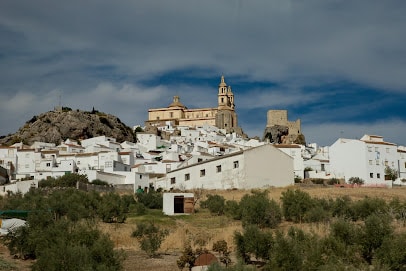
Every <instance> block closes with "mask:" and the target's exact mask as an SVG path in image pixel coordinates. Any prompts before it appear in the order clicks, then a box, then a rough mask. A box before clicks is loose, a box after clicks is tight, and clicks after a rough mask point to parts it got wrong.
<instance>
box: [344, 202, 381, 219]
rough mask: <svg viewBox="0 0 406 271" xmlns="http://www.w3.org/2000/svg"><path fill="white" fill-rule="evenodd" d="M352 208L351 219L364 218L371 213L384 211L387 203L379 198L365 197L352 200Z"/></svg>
mask: <svg viewBox="0 0 406 271" xmlns="http://www.w3.org/2000/svg"><path fill="white" fill-rule="evenodd" d="M352 208H353V217H352V219H353V220H357V219H366V218H367V217H368V216H370V215H371V214H374V213H383V212H386V211H387V204H386V202H385V200H383V199H380V198H370V197H365V198H364V199H362V200H359V201H356V202H354V203H353V204H352Z"/></svg>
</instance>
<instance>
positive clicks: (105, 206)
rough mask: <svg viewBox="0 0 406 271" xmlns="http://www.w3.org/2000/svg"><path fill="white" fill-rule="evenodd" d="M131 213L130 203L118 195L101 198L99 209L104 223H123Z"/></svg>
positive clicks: (111, 194) (112, 194)
mask: <svg viewBox="0 0 406 271" xmlns="http://www.w3.org/2000/svg"><path fill="white" fill-rule="evenodd" d="M128 211H129V202H128V201H126V200H123V199H122V198H121V197H120V195H118V194H116V193H108V194H106V195H104V196H103V197H102V198H101V203H100V205H99V208H98V214H99V216H100V218H101V219H102V221H103V222H107V223H112V222H118V223H123V222H124V221H125V220H126V218H127V216H126V213H128Z"/></svg>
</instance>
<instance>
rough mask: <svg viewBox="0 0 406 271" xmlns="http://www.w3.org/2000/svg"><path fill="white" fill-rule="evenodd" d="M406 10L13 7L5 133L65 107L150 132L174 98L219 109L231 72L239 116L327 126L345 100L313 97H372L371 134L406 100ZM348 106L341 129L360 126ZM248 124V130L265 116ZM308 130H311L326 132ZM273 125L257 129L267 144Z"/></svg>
mask: <svg viewBox="0 0 406 271" xmlns="http://www.w3.org/2000/svg"><path fill="white" fill-rule="evenodd" d="M405 11H406V2H404V1H366V0H364V1H339V0H311V1H289V0H275V1H271V0H261V1H260V0H258V1H248V0H245V1H244V0H237V1H213V0H208V1H190V0H188V1H186V0H185V1H166V0H165V1H164V0H161V1H146V0H145V1H103V0H98V1H96V0H91V1H77V0H73V1H50V0H37V1H29V0H26V1H3V2H2V3H1V4H0V83H1V85H0V87H1V89H0V99H1V100H0V106H1V109H0V127H1V128H0V134H5V133H9V132H14V131H15V130H16V129H17V128H18V127H19V126H21V125H22V124H23V123H24V121H26V120H27V119H29V118H31V116H32V115H34V114H39V113H41V112H44V111H47V110H51V109H52V108H53V106H54V105H56V104H57V103H58V102H59V97H62V98H61V99H62V102H63V103H64V104H65V105H67V106H70V107H72V108H81V109H87V108H89V107H90V108H91V107H92V106H96V107H98V108H99V109H100V110H102V111H106V112H109V113H113V114H117V115H118V116H119V117H120V118H121V119H122V120H123V121H125V122H126V123H127V124H128V125H134V124H142V123H143V121H144V120H145V118H146V117H147V109H148V108H149V107H160V106H167V105H168V104H169V103H170V102H171V97H172V96H173V95H180V96H181V99H182V102H183V103H184V104H186V105H188V106H189V105H190V107H200V106H202V107H211V106H215V105H216V104H215V103H216V88H217V84H218V81H214V83H213V78H219V76H220V75H221V74H222V73H224V74H225V75H226V80H231V81H228V83H229V84H230V85H232V86H234V85H235V86H236V87H235V88H233V91H235V93H236V104H237V110H238V106H239V108H241V110H242V111H244V112H248V110H250V109H252V108H256V109H257V111H256V112H261V113H263V112H266V110H267V109H271V108H273V107H278V108H279V107H285V108H286V109H289V110H292V111H294V114H293V115H294V116H295V117H296V116H299V117H300V113H303V116H304V117H306V118H307V119H314V120H319V121H320V122H323V123H326V122H327V121H328V119H327V118H326V117H327V116H328V114H327V112H329V113H331V111H329V110H328V108H325V107H323V106H317V104H320V105H323V104H332V102H331V99H336V97H334V93H335V92H336V93H337V95H339V94H340V92H339V91H338V90H337V89H334V88H332V89H323V88H322V87H319V89H318V90H317V91H316V90H312V91H309V87H310V88H311V87H316V88H317V87H318V86H329V84H334V83H335V82H347V83H348V85H350V86H353V85H354V84H355V85H360V86H362V87H363V88H364V89H365V88H367V89H368V88H371V89H373V90H374V91H373V92H371V93H375V94H376V93H378V94H379V95H378V96H376V97H380V98H379V99H380V101H382V104H381V105H379V107H380V108H383V109H380V110H379V112H380V115H377V116H376V121H375V122H373V121H372V123H371V118H370V119H366V120H365V125H366V126H367V125H368V123H371V125H372V126H371V127H381V126H382V125H381V124H379V125H375V124H376V123H378V122H379V121H380V120H381V119H382V117H383V116H382V112H385V108H386V107H388V108H389V107H390V104H391V100H390V99H381V98H382V95H389V96H390V95H399V96H396V98H397V99H398V100H399V99H402V98H403V99H404V98H405V95H406V94H405V89H406V78H405V76H404V75H405V74H406V61H405V59H406V58H405V56H406V47H405V46H404V44H405V41H406V36H405V35H404V29H406V19H405V16H404V13H405ZM179 70H182V71H186V72H184V73H183V74H182V75H180V74H179V73H174V71H179ZM167 75H172V80H168V76H167ZM165 76H167V77H165ZM185 78H194V81H193V80H185ZM164 79H165V80H164ZM205 79H207V80H208V81H210V84H202V81H204V80H205ZM240 81H242V82H243V83H244V84H245V85H240V86H241V88H238V86H239V84H240ZM145 82H149V83H148V84H146V83H145ZM168 82H169V83H168ZM176 82H177V83H176ZM250 83H251V85H250ZM266 84H269V85H272V84H275V85H276V86H272V87H269V86H265V87H264V85H266ZM345 85H346V84H344V86H345ZM352 91H353V92H354V93H356V92H357V91H358V90H357V89H356V88H355V89H353V90H352ZM362 93H364V94H366V93H367V92H362ZM354 97H356V98H354V99H353V100H359V101H358V102H355V104H357V103H358V104H362V106H360V107H359V108H358V110H363V111H365V110H368V108H370V105H371V104H372V103H371V102H368V103H363V102H360V101H362V100H363V99H364V98H365V97H364V98H362V97H361V96H359V95H354ZM208 99H209V100H208ZM326 99H330V100H326ZM367 99H368V100H371V99H372V100H373V99H374V96H373V95H372V94H371V96H370V97H368V98H367ZM89 101H91V102H89ZM326 101H328V102H326ZM350 102H351V101H350ZM309 108H311V109H313V111H311V110H310V109H309ZM348 108H353V107H351V105H349V104H342V105H340V106H339V108H337V110H336V112H335V113H334V114H336V115H332V114H330V115H331V119H330V121H331V125H335V123H340V120H339V119H340V115H343V114H347V115H348V117H347V119H346V121H347V122H348V124H349V125H351V124H350V123H349V122H351V121H350V119H351V116H357V115H359V114H358V113H357V112H355V111H356V110H354V113H353V114H354V115H351V114H352V113H351V112H350V111H349V110H348ZM396 108H398V106H397V107H396ZM389 111H390V110H388V111H387V112H389ZM251 113H253V112H251ZM371 114H374V113H373V112H371ZM320 116H325V118H320ZM240 117H241V119H242V120H243V124H247V126H249V124H250V123H254V122H252V121H250V120H251V119H250V118H254V119H255V118H256V119H261V120H262V119H263V118H264V116H261V117H258V116H257V117H256V116H255V114H254V115H252V114H250V116H249V117H244V116H240ZM385 117H386V118H388V119H389V118H390V119H394V120H395V121H393V122H390V121H389V122H387V123H388V124H389V123H392V124H393V125H399V121H400V123H404V122H405V116H404V114H403V115H402V114H401V113H400V111H399V110H392V111H390V114H389V115H388V116H385ZM302 119H303V118H302ZM357 121H359V120H357ZM307 122H308V123H309V125H310V123H311V127H312V130H311V132H313V131H315V130H314V129H316V128H315V127H318V126H317V124H315V123H314V121H313V122H312V121H309V120H307ZM303 123H306V121H305V120H303ZM379 123H381V122H379ZM263 125H264V123H263V124H260V123H258V126H260V127H258V126H257V127H252V125H251V126H249V130H250V131H252V133H254V132H257V131H258V132H259V134H262V129H263V127H262V126H263ZM337 125H340V124H337ZM374 125H375V126H374ZM325 126H326V125H324V127H325ZM308 127H310V126H308ZM392 128H396V129H391V127H387V129H388V130H389V131H391V130H393V131H397V132H398V131H399V129H398V127H397V126H396V127H392ZM245 130H247V129H245ZM316 130H317V129H316ZM402 131H404V130H402ZM311 132H310V131H309V133H311ZM315 134H317V133H315ZM250 135H254V134H250ZM383 136H385V134H383ZM314 140H318V138H317V137H314ZM397 140H398V139H397ZM325 141H326V140H325ZM398 142H399V143H403V144H405V143H406V142H404V140H403V141H402V140H401V139H399V141H398Z"/></svg>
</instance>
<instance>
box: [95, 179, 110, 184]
mask: <svg viewBox="0 0 406 271" xmlns="http://www.w3.org/2000/svg"><path fill="white" fill-rule="evenodd" d="M91 183H92V184H94V185H109V183H108V182H106V181H102V180H99V179H95V180H93V181H92V182H91Z"/></svg>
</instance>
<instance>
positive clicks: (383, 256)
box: [376, 233, 406, 270]
mask: <svg viewBox="0 0 406 271" xmlns="http://www.w3.org/2000/svg"><path fill="white" fill-rule="evenodd" d="M405 244H406V234H405V233H400V234H398V235H396V236H390V237H387V238H385V239H384V240H383V242H382V245H381V246H380V247H379V248H378V249H377V251H376V258H377V259H378V260H379V261H380V262H381V263H383V264H386V265H387V266H388V267H389V269H390V270H404V269H405V263H406V250H405V249H404V247H405Z"/></svg>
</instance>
